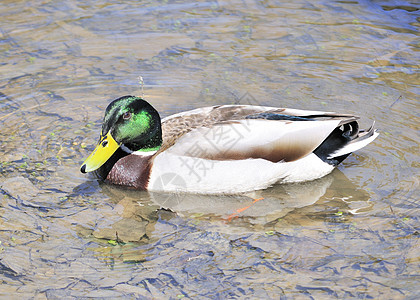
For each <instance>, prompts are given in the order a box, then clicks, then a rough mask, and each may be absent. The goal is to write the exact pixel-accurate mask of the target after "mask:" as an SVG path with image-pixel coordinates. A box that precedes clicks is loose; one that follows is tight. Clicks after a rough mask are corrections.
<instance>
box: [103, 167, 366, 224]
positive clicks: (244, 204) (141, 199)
mask: <svg viewBox="0 0 420 300" xmlns="http://www.w3.org/2000/svg"><path fill="white" fill-rule="evenodd" d="M103 191H104V192H105V193H107V194H108V195H109V196H110V197H111V199H112V200H113V202H114V203H116V209H117V210H118V212H119V214H120V216H122V217H123V218H138V219H139V218H141V219H142V220H147V221H149V222H150V221H152V220H153V219H155V220H157V216H156V212H157V210H158V209H159V208H163V209H167V210H170V211H172V212H174V214H176V215H178V216H182V217H187V218H188V217H196V216H207V217H208V219H209V220H211V219H212V218H214V219H215V220H224V221H225V223H231V222H232V221H234V220H235V219H246V221H247V222H249V223H251V224H256V223H258V224H263V223H268V222H270V221H273V220H275V219H278V218H281V217H283V216H285V215H287V214H288V213H290V212H291V211H296V210H298V209H300V208H304V207H309V206H313V205H314V204H315V203H316V202H318V201H320V205H321V204H322V203H327V202H328V203H331V202H333V204H331V205H334V206H337V209H338V210H343V209H347V211H348V212H349V213H359V212H361V211H363V210H366V209H370V205H369V193H367V192H366V191H364V190H360V189H358V188H357V187H356V186H355V185H354V184H353V183H352V182H351V181H350V180H349V179H348V178H347V177H346V176H345V175H344V174H343V173H342V172H341V171H339V170H336V171H334V172H333V173H332V174H331V175H328V176H325V177H323V178H321V179H318V180H315V181H311V182H305V183H295V184H283V185H276V186H274V187H272V188H269V189H266V190H262V191H255V192H252V193H248V194H240V195H199V194H177V193H152V192H138V191H132V190H126V189H121V188H118V187H114V186H103ZM315 207H316V205H315ZM315 210H316V211H319V209H316V208H315Z"/></svg>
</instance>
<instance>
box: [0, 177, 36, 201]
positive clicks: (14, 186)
mask: <svg viewBox="0 0 420 300" xmlns="http://www.w3.org/2000/svg"><path fill="white" fill-rule="evenodd" d="M0 187H1V189H2V190H3V191H5V192H6V193H7V194H9V195H10V196H11V197H13V198H16V199H21V200H23V201H29V200H31V199H33V198H34V197H36V196H37V195H38V194H39V192H40V191H39V189H38V188H36V187H35V186H34V185H33V184H32V182H30V181H29V179H28V178H25V177H22V176H17V177H12V178H8V179H6V180H5V181H4V182H3V183H1V185H0Z"/></svg>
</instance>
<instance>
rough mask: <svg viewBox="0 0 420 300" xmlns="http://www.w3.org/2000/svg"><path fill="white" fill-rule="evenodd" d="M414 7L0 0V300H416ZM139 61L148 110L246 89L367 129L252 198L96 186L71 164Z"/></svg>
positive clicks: (197, 103)
mask: <svg viewBox="0 0 420 300" xmlns="http://www.w3.org/2000/svg"><path fill="white" fill-rule="evenodd" d="M419 9H420V6H419V5H417V4H415V2H414V1H412V2H410V1H406V2H404V3H397V2H396V1H374V2H372V1H360V2H355V1H294V2H293V3H286V2H282V1H250V0H246V1H237V0H231V1H214V2H205V1H201V2H194V3H184V2H182V1H142V2H138V1H125V2H124V3H119V2H114V1H42V0H40V1H19V2H16V1H3V2H2V6H1V8H0V16H1V21H0V57H1V60H0V93H1V94H0V126H1V132H0V149H1V153H2V158H1V165H0V183H1V186H2V190H1V195H0V197H1V198H0V199H1V201H0V241H1V245H0V283H1V285H0V295H1V297H4V298H7V297H10V296H11V295H14V296H15V297H19V298H37V299H43V298H47V299H55V298H63V297H64V298H73V297H79V298H80V297H81V298H83V297H99V298H116V297H127V298H133V297H134V298H145V299H149V298H184V297H185V298H200V299H202V298H232V297H233V298H246V297H250V298H281V297H283V298H290V299H294V298H299V299H300V298H301V299H306V298H308V299H311V298H315V299H324V298H375V299H378V298H382V299H384V298H385V299H402V298H408V299H414V298H418V297H419V294H418V279H419V252H418V232H419V231H418V217H419V214H418V212H419V210H418V200H419V197H418V188H419V179H418V178H419V177H418V175H419V172H418V168H419V159H418V152H419V145H418V139H419V135H418V128H419V121H418V120H419V119H418V117H419V105H418V99H419V94H420V90H419V65H418V62H419V54H418V53H419V52H418V51H419V43H418V41H419V40H418V38H419V33H418V32H419V21H420V14H419ZM138 76H142V77H143V78H144V82H145V86H144V91H143V92H144V96H145V98H146V99H147V100H149V101H150V102H151V103H152V104H153V105H154V106H155V107H156V108H157V109H158V110H159V111H160V112H161V115H162V116H167V115H169V114H172V113H175V112H180V111H183V110H187V109H192V108H196V107H201V106H206V105H214V104H230V103H242V104H261V105H271V106H279V107H293V108H300V109H316V110H328V111H338V112H346V113H353V114H357V115H359V116H361V117H362V121H361V122H362V125H363V126H364V127H366V126H368V125H369V124H370V123H371V122H372V121H373V120H375V121H376V126H377V128H379V129H380V130H381V135H380V136H379V138H378V139H377V140H375V141H374V142H373V143H372V144H370V145H369V146H368V147H366V148H364V149H363V150H361V151H358V152H357V153H355V154H353V155H352V156H350V157H349V158H348V159H347V160H346V161H345V162H344V163H343V164H342V165H341V166H340V167H339V169H338V170H336V171H334V172H333V173H332V174H330V175H328V176H327V177H325V178H322V179H320V180H317V181H314V182H310V183H305V184H295V185H285V186H276V187H273V188H271V189H268V190H266V191H262V192H257V193H255V194H252V195H242V196H223V197H216V196H214V197H204V196H198V195H171V194H149V193H146V192H134V191H127V190H125V189H120V188H115V187H112V186H107V185H103V184H101V183H99V182H97V181H96V180H95V178H93V177H89V176H85V175H83V174H81V173H80V172H79V166H80V164H81V162H82V161H83V159H84V158H86V156H87V155H88V154H89V152H90V151H91V150H92V149H93V144H94V142H95V141H96V140H97V137H98V134H99V131H100V126H101V118H102V116H103V111H104V109H105V107H106V106H107V104H108V103H109V101H111V100H113V99H115V98H117V97H119V96H123V95H128V94H136V95H141V94H142V91H141V89H140V85H139V83H138V79H137V77H138ZM161 207H164V208H165V209H161ZM115 232H117V233H118V236H117V235H116V234H115Z"/></svg>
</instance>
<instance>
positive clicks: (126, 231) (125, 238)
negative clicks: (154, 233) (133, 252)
mask: <svg viewBox="0 0 420 300" xmlns="http://www.w3.org/2000/svg"><path fill="white" fill-rule="evenodd" d="M147 224H148V222H146V221H137V220H135V219H121V220H120V221H117V222H115V223H114V224H112V225H111V227H106V228H98V229H96V230H95V231H94V232H93V236H94V237H96V238H98V239H109V240H116V239H118V241H121V242H125V243H126V242H137V241H139V240H140V239H141V238H142V237H143V236H144V234H145V233H146V226H147Z"/></svg>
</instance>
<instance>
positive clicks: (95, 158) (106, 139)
mask: <svg viewBox="0 0 420 300" xmlns="http://www.w3.org/2000/svg"><path fill="white" fill-rule="evenodd" d="M120 145H121V144H118V143H117V142H116V141H115V140H114V138H113V137H112V136H111V133H110V132H108V133H107V134H106V135H105V136H103V137H101V140H100V141H99V143H98V145H97V146H96V148H95V150H93V152H92V153H91V154H90V155H89V156H88V158H86V160H85V161H84V162H83V164H82V166H81V167H80V171H81V172H82V173H87V172H92V171H95V170H97V169H98V168H100V167H101V166H102V165H103V164H104V163H105V162H106V161H107V160H108V159H109V158H110V157H111V156H112V154H114V152H115V151H117V149H118V148H119V147H120Z"/></svg>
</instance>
